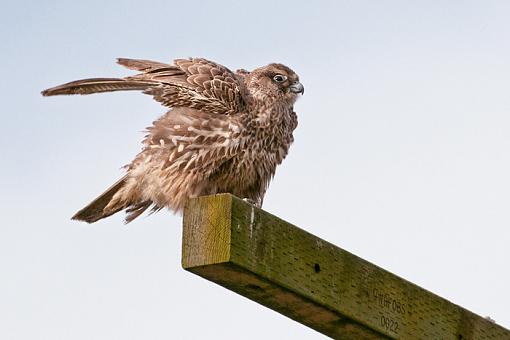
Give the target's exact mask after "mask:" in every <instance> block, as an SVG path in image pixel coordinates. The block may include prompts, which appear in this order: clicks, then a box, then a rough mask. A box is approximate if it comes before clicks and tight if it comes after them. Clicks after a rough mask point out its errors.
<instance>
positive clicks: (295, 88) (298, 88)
mask: <svg viewBox="0 0 510 340" xmlns="http://www.w3.org/2000/svg"><path fill="white" fill-rule="evenodd" d="M289 89H290V91H291V92H293V93H301V94H304V93H305V87H304V86H303V84H301V83H300V82H299V81H295V82H293V83H292V84H290V86H289Z"/></svg>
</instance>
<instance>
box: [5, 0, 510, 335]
mask: <svg viewBox="0 0 510 340" xmlns="http://www.w3.org/2000/svg"><path fill="white" fill-rule="evenodd" d="M509 17H510V2H508V1H483V2H482V1H449V2H444V1H426V2H425V1H423V2H417V1H416V2H413V1H384V2H382V1H316V2H311V1H310V2H304V1H303V2H297V1H281V2H276V1H256V2H254V1H253V2H250V3H243V2H240V1H214V2H212V1H211V2H209V3H207V4H199V3H198V2H184V1H179V2H173V1H145V2H140V1H136V2H135V1H124V2H120V1H111V2H108V1H88V2H82V3H80V2H65V1H7V2H5V1H4V2H3V3H2V11H0V26H1V29H0V38H1V41H2V52H1V53H0V65H1V66H2V79H3V80H2V81H1V82H0V93H2V112H1V115H2V124H1V125H0V132H1V133H0V143H1V146H2V150H3V157H2V164H3V166H2V167H0V185H1V187H2V195H1V196H0V206H1V207H2V225H1V228H0V270H1V272H2V274H3V275H2V280H0V301H1V303H0V320H2V322H1V323H0V338H1V339H52V340H53V339H78V340H79V339H201V338H202V339H203V338H208V339H239V334H243V338H244V339H261V338H267V339H320V338H322V336H321V335H320V334H318V333H316V332H314V331H312V330H309V329H308V328H306V327H304V326H301V325H299V324H298V323H296V322H294V321H291V320H289V319H286V318H285V317H283V316H280V315H279V314H277V313H275V312H272V311H271V310H268V309H266V308H264V307H261V306H259V305H257V304H255V303H253V302H251V301H248V300H246V299H244V298H242V297H240V296H238V295H235V294H234V293H231V292H229V291H227V290H225V289H223V288H221V287H218V286H216V285H214V284H212V283H210V282H208V281H205V280H203V279H201V278H199V277H196V276H194V275H192V274H190V273H187V272H185V271H184V270H182V269H181V268H180V242H181V226H180V224H181V218H180V217H179V216H174V215H172V214H170V213H168V212H161V213H159V214H157V215H154V216H150V217H142V218H139V219H138V220H136V221H135V222H134V223H132V224H130V225H129V226H127V227H126V226H124V225H123V224H122V216H121V215H118V216H115V217H113V218H110V219H108V220H105V221H102V222H100V223H97V224H94V225H92V226H88V225H85V224H80V223H77V222H72V221H70V220H69V217H70V216H71V215H72V214H73V213H74V212H75V211H76V210H77V209H79V208H81V207H82V206H83V205H84V204H86V203H88V201H89V200H90V199H92V198H93V197H95V195H97V194H99V193H100V192H101V191H102V190H103V189H105V188H106V187H107V186H108V185H110V184H111V183H112V182H113V181H115V180H116V179H117V178H118V177H120V176H121V174H122V171H121V170H120V169H119V168H120V167H121V166H122V165H124V164H126V163H128V162H129V161H130V160H131V158H132V157H133V156H134V155H135V154H136V153H137V152H138V151H139V148H140V140H141V138H142V136H143V132H142V130H143V129H144V128H145V127H146V126H148V125H149V124H150V123H151V122H152V121H153V120H154V119H156V118H157V117H158V116H159V115H160V114H162V113H163V112H164V111H165V109H164V108H163V107H161V106H159V105H158V104H157V103H155V102H153V101H152V100H151V98H150V97H148V96H143V95H141V94H137V93H132V92H131V93H113V94H104V95H95V96H82V97H55V98H42V97H41V96H40V94H39V92H40V91H41V90H42V89H44V88H47V87H50V86H53V85H57V84H60V83H63V82H67V81H70V80H75V79H79V78H86V77H95V76H107V77H108V76H122V75H126V74H129V71H127V70H124V69H122V68H121V67H119V66H117V65H116V64H115V58H116V57H131V58H146V59H155V60H161V61H169V60H171V59H173V58H177V57H188V56H203V57H207V58H209V59H212V60H215V61H218V62H220V63H223V64H224V65H226V66H228V67H230V68H232V69H236V68H240V67H243V68H247V69H251V68H254V67H257V66H261V65H264V64H267V63H269V62H283V63H286V64H288V65H289V66H290V67H292V68H293V69H294V70H295V71H296V72H297V73H298V74H299V75H300V78H301V80H302V82H303V84H304V85H305V87H306V93H305V95H304V97H303V98H302V99H301V100H300V101H299V102H298V103H297V104H296V107H295V109H296V111H297V112H298V115H299V127H298V130H297V131H296V136H295V137H296V142H295V144H294V145H293V147H292V148H291V150H290V155H289V157H288V159H287V160H286V161H285V162H284V164H283V165H282V166H281V167H280V168H279V170H278V171H277V175H276V177H275V179H274V181H273V183H272V185H271V186H270V189H269V191H268V193H267V196H266V200H265V205H264V208H265V209H266V210H268V211H270V212H272V213H274V214H276V215H278V216H280V217H281V218H283V219H285V220H287V221H290V222H292V223H294V224H296V225H298V226H300V227H302V228H304V229H306V230H308V231H310V232H312V233H314V234H315V235H318V236H320V237H322V238H324V239H326V240H328V241H330V242H332V243H334V244H336V245H338V246H340V247H343V248H345V249H347V250H349V251H351V252H353V253H355V254H356V255H358V256H361V257H363V258H365V259H367V260H369V261H371V262H373V263H376V264H377V265H379V266H381V267H383V268H385V269H388V270H390V271H392V272H393V273H395V274H397V275H400V276H402V277H404V278H406V279H408V280H410V281H412V282H414V283H416V284H418V285H420V286H422V287H424V288H426V289H428V290H430V291H433V292H434V293H437V294H438V295H440V296H442V297H445V298H447V299H449V300H451V301H453V302H455V303H457V304H459V305H461V306H463V307H465V308H468V309H470V310H471V311H473V312H475V313H478V314H480V315H483V316H485V315H490V316H491V317H492V318H493V319H495V320H496V321H497V322H498V323H500V324H501V325H503V326H505V327H507V328H508V327H510V312H509V311H508V305H509V303H510V298H509V296H508V287H510V272H509V269H508V268H509V266H508V261H509V257H510V246H509V245H510V209H509V208H510V176H509V174H510V133H509V132H510V96H509V94H508V93H509V89H510V63H509V60H510V39H509V37H510V20H508V18H509Z"/></svg>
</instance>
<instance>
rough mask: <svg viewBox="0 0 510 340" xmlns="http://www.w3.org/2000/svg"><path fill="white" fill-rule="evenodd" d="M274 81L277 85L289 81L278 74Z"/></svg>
mask: <svg viewBox="0 0 510 340" xmlns="http://www.w3.org/2000/svg"><path fill="white" fill-rule="evenodd" d="M273 80H274V81H275V82H277V83H281V82H284V81H286V80H287V77H286V76H284V75H283V74H277V75H276V76H274V77H273Z"/></svg>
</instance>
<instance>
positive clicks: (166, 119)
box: [42, 58, 304, 223]
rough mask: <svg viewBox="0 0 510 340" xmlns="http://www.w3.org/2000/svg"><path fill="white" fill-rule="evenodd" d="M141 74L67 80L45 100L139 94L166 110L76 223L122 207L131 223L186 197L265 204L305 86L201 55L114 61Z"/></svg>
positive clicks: (284, 75) (280, 73)
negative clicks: (218, 196)
mask: <svg viewBox="0 0 510 340" xmlns="http://www.w3.org/2000/svg"><path fill="white" fill-rule="evenodd" d="M118 63H119V64H120V65H122V66H125V67H127V68H129V69H132V70H135V71H138V73H137V74H135V75H133V76H129V77H125V78H91V79H83V80H77V81H73V82H70V83H67V84H63V85H60V86H57V87H54V88H51V89H47V90H45V91H43V92H42V94H43V95H44V96H54V95H69V94H92V93H99V92H111V91H125V90H139V91H143V93H145V94H149V95H151V96H153V97H154V99H155V100H157V101H158V102H160V103H161V104H163V105H164V106H167V107H168V108H170V110H169V111H168V112H167V113H166V114H165V115H163V116H162V117H161V118H159V119H158V120H157V121H155V122H154V123H153V126H151V127H150V128H148V134H147V136H146V137H145V139H144V141H143V150H142V151H141V152H140V153H139V154H138V155H137V156H136V157H135V159H134V160H133V161H132V162H131V164H129V165H128V166H126V172H127V173H126V175H125V176H124V177H123V178H121V179H120V180H119V181H118V182H116V183H115V184H114V185H112V186H111V187H110V188H109V189H107V190H106V192H104V193H103V194H102V195H100V196H99V197H98V198H96V199H95V200H94V201H92V203H90V204H89V205H87V206H86V207H85V208H83V209H82V210H80V211H79V212H78V213H76V215H75V216H74V217H73V219H77V220H81V221H86V222H89V223H92V222H95V221H97V220H100V219H102V218H105V217H108V216H110V215H113V214H115V213H116V212H119V211H121V210H126V212H127V213H128V215H127V217H126V222H130V221H132V220H133V219H134V218H136V217H138V216H139V215H140V214H142V213H143V212H144V211H145V210H147V209H148V208H150V207H152V209H151V211H153V212H154V211H158V210H160V209H162V208H164V207H167V208H169V209H170V210H173V211H181V210H182V209H183V207H184V204H185V203H186V201H187V200H188V199H189V198H190V197H195V196H199V195H205V194H214V193H235V194H236V195H238V196H239V197H250V198H245V199H244V200H245V201H246V202H248V203H250V204H253V205H254V206H256V207H259V208H260V207H261V205H262V200H263V198H264V194H265V192H266V189H267V187H268V185H269V182H270V181H271V178H272V177H273V176H274V174H275V171H276V167H277V165H278V164H280V163H281V162H282V161H283V159H284V158H285V156H286V155H287V152H288V150H289V147H290V145H291V144H292V142H293V141H294V137H293V135H292V133H293V131H294V129H295V128H296V126H297V115H296V113H295V112H294V110H293V106H294V103H295V101H296V99H297V97H298V94H303V92H304V87H303V85H302V84H301V83H300V82H299V77H298V76H297V74H296V73H294V71H292V70H291V69H290V68H288V67H287V66H285V65H282V64H269V65H267V66H264V67H260V68H257V69H255V70H253V71H247V70H245V69H239V70H238V71H237V72H235V73H234V72H232V71H230V70H229V69H228V68H226V67H224V66H222V65H220V64H217V63H215V62H212V61H209V60H206V59H203V58H189V59H176V60H174V62H173V64H167V63H161V62H156V61H151V60H136V59H125V58H119V59H118Z"/></svg>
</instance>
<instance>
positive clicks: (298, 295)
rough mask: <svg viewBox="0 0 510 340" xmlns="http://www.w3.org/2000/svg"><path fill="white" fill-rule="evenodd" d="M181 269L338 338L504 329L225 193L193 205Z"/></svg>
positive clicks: (474, 335) (496, 335) (503, 334)
mask: <svg viewBox="0 0 510 340" xmlns="http://www.w3.org/2000/svg"><path fill="white" fill-rule="evenodd" d="M182 249H183V250H182V265H183V267H184V269H186V270H188V271H191V272H193V273H195V274H197V275H200V276H202V277H204V278H206V279H208V280H210V281H213V282H216V283H217V284H219V285H221V286H223V287H225V288H228V289H230V290H232V291H234V292H236V293H239V294H241V295H243V296H245V297H247V298H249V299H251V300H253V301H256V302H258V303H260V304H262V305H264V306H267V307H269V308H271V309H273V310H275V311H277V312H280V313H282V314H284V315H286V316H288V317H290V318H292V319H294V320H296V321H298V322H300V323H302V324H304V325H307V326H309V327H311V328H313V329H315V330H317V331H319V332H321V333H323V334H325V335H328V336H330V337H332V338H336V339H353V340H359V339H388V338H389V339H406V340H407V339H427V340H429V339H441V340H443V339H452V340H454V339H455V340H460V339H469V340H478V339H497V340H500V339H510V331H509V330H507V329H505V328H503V327H501V326H499V325H497V324H495V323H493V322H491V321H489V320H487V319H485V318H483V317H480V316H478V315H476V314H474V313H472V312H470V311H468V310H466V309H464V308H462V307H460V306H457V305H455V304H453V303H451V302H449V301H447V300H445V299H443V298H441V297H439V296H437V295H435V294H433V293H431V292H428V291H427V290H425V289H423V288H420V287H418V286H416V285H414V284H413V283H410V282H408V281H406V280H404V279H402V278H400V277H398V276H396V275H393V274H391V273H390V272H388V271H386V270H384V269H382V268H380V267H377V266H376V265H373V264H371V263H369V262H367V261H365V260H363V259H361V258H359V257H357V256H355V255H353V254H351V253H349V252H347V251H345V250H343V249H341V248H339V247H337V246H335V245H333V244H331V243H328V242H326V241H324V240H321V239H320V238H318V237H316V236H314V235H312V234H310V233H307V232H306V231H304V230H302V229H299V228H298V227H295V226H293V225H291V224H290V223H287V222H285V221H283V220H281V219H279V218H278V217H275V216H273V215H271V214H269V213H267V212H265V211H263V210H261V209H257V208H255V207H253V206H251V205H250V204H248V203H246V202H244V201H242V200H240V199H238V198H236V197H234V196H231V195H228V194H222V195H215V196H206V197H199V198H196V199H192V200H190V202H189V204H188V205H187V207H186V209H185V211H184V232H183V248H182Z"/></svg>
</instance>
